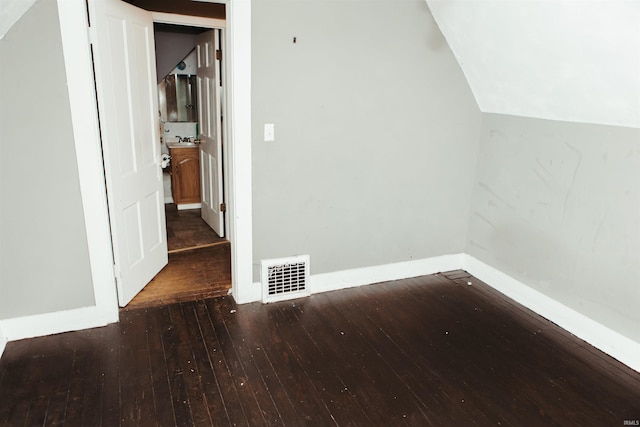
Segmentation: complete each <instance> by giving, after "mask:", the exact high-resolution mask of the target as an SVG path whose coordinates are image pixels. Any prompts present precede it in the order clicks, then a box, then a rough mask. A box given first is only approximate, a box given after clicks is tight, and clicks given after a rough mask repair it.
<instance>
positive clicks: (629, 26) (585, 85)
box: [426, 0, 640, 128]
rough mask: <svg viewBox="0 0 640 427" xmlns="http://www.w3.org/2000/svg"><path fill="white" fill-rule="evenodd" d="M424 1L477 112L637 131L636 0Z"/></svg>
mask: <svg viewBox="0 0 640 427" xmlns="http://www.w3.org/2000/svg"><path fill="white" fill-rule="evenodd" d="M426 1H427V4H428V5H429V7H430V9H431V12H432V13H433V16H434V18H435V20H436V22H437V23H438V26H439V27H440V30H441V31H442V33H443V34H444V36H445V38H446V39H447V41H448V43H449V45H450V47H451V49H452V51H453V53H454V55H455V56H456V58H457V60H458V62H459V63H460V65H461V67H462V70H463V71H464V74H465V75H466V77H467V80H468V81H469V85H470V86H471V89H472V91H473V93H474V95H475V97H476V100H477V102H478V105H479V107H480V110H481V111H483V112H488V113H500V114H509V115H516V116H526V117H538V118H545V119H552V120H562V121H571V122H583V123H598V124H609V125H618V126H627V127H635V128H640V1H638V0H426Z"/></svg>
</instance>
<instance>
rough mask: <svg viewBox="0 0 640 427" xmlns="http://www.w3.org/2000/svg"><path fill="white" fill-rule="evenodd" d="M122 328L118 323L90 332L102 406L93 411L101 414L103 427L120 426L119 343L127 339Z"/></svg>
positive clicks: (120, 361) (120, 360)
mask: <svg viewBox="0 0 640 427" xmlns="http://www.w3.org/2000/svg"><path fill="white" fill-rule="evenodd" d="M122 328H123V325H122V324H120V323H118V324H111V325H108V326H105V327H103V328H97V329H93V330H91V332H92V333H95V335H96V337H95V340H96V342H97V344H96V346H97V348H96V354H97V356H96V359H95V363H96V365H97V366H99V367H100V374H101V376H102V382H101V387H100V392H101V393H100V394H101V396H102V402H101V403H102V404H101V406H100V407H99V408H95V411H96V412H99V413H100V414H101V425H102V426H105V427H107V426H116V425H120V375H121V374H120V364H121V363H122V359H121V357H120V341H121V339H128V336H126V334H124V335H123V334H122V332H121V329H122ZM91 409H93V408H91Z"/></svg>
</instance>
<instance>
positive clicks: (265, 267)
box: [261, 255, 310, 302]
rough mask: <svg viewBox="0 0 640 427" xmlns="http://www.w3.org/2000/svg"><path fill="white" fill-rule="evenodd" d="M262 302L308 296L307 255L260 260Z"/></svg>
mask: <svg viewBox="0 0 640 427" xmlns="http://www.w3.org/2000/svg"><path fill="white" fill-rule="evenodd" d="M261 264H262V302H275V301H283V300H287V299H292V298H300V297H304V296H308V295H309V294H310V292H309V255H300V256H296V257H290V258H279V259H268V260H262V263H261Z"/></svg>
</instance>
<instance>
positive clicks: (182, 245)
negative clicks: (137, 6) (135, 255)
mask: <svg viewBox="0 0 640 427" xmlns="http://www.w3.org/2000/svg"><path fill="white" fill-rule="evenodd" d="M154 34H155V37H154V38H155V53H156V69H157V80H158V98H159V99H158V105H159V114H160V141H159V143H160V145H161V151H162V153H163V159H164V160H165V161H164V162H163V181H164V183H163V184H164V195H165V197H164V201H165V218H166V233H167V249H168V264H167V265H166V266H165V267H164V268H163V269H162V270H161V271H160V272H159V273H158V274H157V275H156V276H155V277H154V278H153V279H152V280H151V281H150V282H149V283H148V284H147V285H146V286H145V287H144V288H143V289H142V291H141V292H140V293H139V294H137V295H136V296H135V297H134V298H133V299H132V300H131V301H130V302H129V303H128V304H127V306H126V308H127V309H134V308H139V307H148V306H154V305H163V304H168V303H173V302H182V301H189V300H195V299H202V298H211V297H216V296H222V295H227V294H228V293H229V291H230V289H231V251H230V242H229V241H228V240H227V239H226V238H225V236H226V232H225V225H224V224H225V221H224V210H222V211H221V212H218V206H224V196H223V194H224V193H223V191H222V189H223V188H224V182H225V181H226V180H225V179H224V173H223V172H224V168H223V167H222V164H223V162H222V158H223V150H222V147H223V145H224V141H223V136H222V135H223V132H222V120H223V117H224V111H226V108H225V99H224V97H223V96H221V92H222V90H223V87H224V86H223V82H224V80H223V66H222V61H221V60H222V43H221V40H222V30H221V29H217V28H212V27H200V26H195V25H194V26H188V25H176V24H166V23H157V22H154ZM208 44H212V45H214V48H213V50H212V52H213V53H214V55H215V54H216V53H217V55H216V57H215V61H212V62H211V64H209V65H210V67H209V68H211V67H215V68H216V69H215V71H211V70H209V71H207V68H206V65H207V64H205V63H204V62H206V61H208V60H209V52H208V51H206V47H207V45H208ZM207 72H208V73H209V74H211V76H212V78H211V79H208V80H209V81H207V78H206V77H207ZM212 82H213V84H215V85H216V88H215V90H213V89H212V88H211V86H212ZM201 98H204V99H201ZM209 98H213V99H215V100H216V101H215V102H216V104H217V105H215V106H213V107H212V106H211V105H210V103H211V102H210V101H209ZM212 123H213V125H212ZM216 123H217V126H216V125H215V124H216ZM216 141H217V142H218V145H219V147H218V150H217V151H216V149H215V143H216ZM212 152H213V154H212ZM218 156H219V158H218V159H217V158H216V157H218ZM212 165H213V166H212ZM216 171H217V172H219V173H218V174H217V175H216V176H212V173H215V172H216ZM217 187H219V188H217ZM217 190H220V191H217ZM213 204H215V208H214V209H212V208H211V206H212V205H213Z"/></svg>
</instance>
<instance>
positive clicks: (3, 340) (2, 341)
mask: <svg viewBox="0 0 640 427" xmlns="http://www.w3.org/2000/svg"><path fill="white" fill-rule="evenodd" d="M6 346H7V337H5V336H4V332H3V329H2V321H0V357H2V353H4V348H5V347H6Z"/></svg>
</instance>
